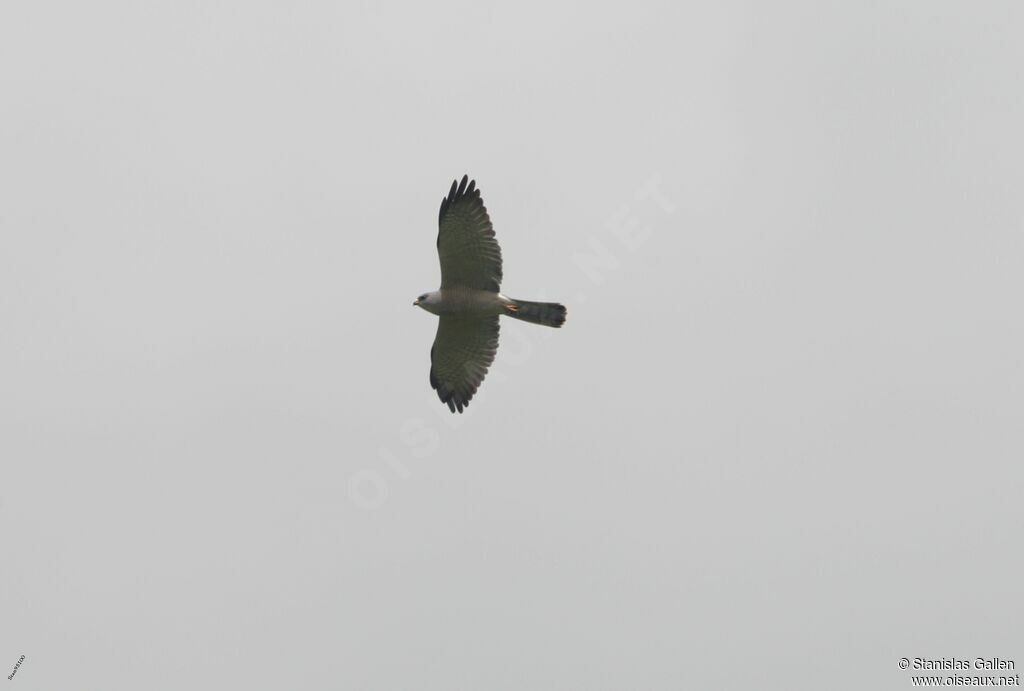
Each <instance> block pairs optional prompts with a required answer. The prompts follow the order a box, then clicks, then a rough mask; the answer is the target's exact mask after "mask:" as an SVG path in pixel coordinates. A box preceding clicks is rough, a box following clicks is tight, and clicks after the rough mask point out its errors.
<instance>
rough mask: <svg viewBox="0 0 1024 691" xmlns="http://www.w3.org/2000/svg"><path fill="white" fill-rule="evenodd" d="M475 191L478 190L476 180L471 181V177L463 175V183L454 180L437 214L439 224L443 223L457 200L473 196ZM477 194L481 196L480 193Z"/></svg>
mask: <svg viewBox="0 0 1024 691" xmlns="http://www.w3.org/2000/svg"><path fill="white" fill-rule="evenodd" d="M467 183H468V188H467ZM474 189H476V180H472V181H470V179H469V175H463V176H462V181H461V182H460V181H459V180H452V187H451V189H450V190H448V196H447V197H445V198H444V199H442V200H441V208H440V210H439V211H438V212H437V222H438V223H441V221H443V220H444V215H445V213H447V211H448V209H449V208H451V205H452V204H454V203H455V201H456V200H457V199H459V198H460V197H463V196H466V195H471V194H473V190H474ZM477 194H479V191H478V192H477Z"/></svg>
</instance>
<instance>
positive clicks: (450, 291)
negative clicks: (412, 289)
mask: <svg viewBox="0 0 1024 691" xmlns="http://www.w3.org/2000/svg"><path fill="white" fill-rule="evenodd" d="M424 297H426V300H417V301H416V303H414V304H416V305H417V306H419V307H422V308H423V309H425V310H426V311H428V312H430V313H431V314H436V315H445V314H450V315H461V316H466V317H493V316H496V315H499V314H508V313H510V312H514V311H515V306H514V305H515V303H514V302H513V301H512V300H511V299H510V298H507V297H505V296H504V295H502V294H501V293H495V292H492V291H490V290H476V289H474V288H442V289H441V290H435V291H433V292H432V293H427V294H426V295H425V296H424Z"/></svg>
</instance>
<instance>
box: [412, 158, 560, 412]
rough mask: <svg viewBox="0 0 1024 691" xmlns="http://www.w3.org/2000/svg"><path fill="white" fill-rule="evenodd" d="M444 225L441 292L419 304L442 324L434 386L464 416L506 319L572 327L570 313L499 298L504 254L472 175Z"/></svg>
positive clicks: (445, 210)
mask: <svg viewBox="0 0 1024 691" xmlns="http://www.w3.org/2000/svg"><path fill="white" fill-rule="evenodd" d="M438 224H439V229H438V233H437V254H438V256H439V257H440V259H441V288H440V289H438V290H435V291H433V292H430V293H424V294H423V295H420V296H419V297H418V298H416V301H415V302H413V303H412V304H413V305H415V306H417V307H421V308H423V309H425V310H426V311H427V312H430V313H431V314H436V315H437V316H438V317H440V319H439V320H438V324H437V335H436V336H434V345H433V346H432V347H431V349H430V385H431V386H432V387H433V388H434V389H435V390H436V391H437V395H438V397H439V398H440V399H441V402H442V403H444V404H446V405H447V406H448V408H449V410H451V411H452V412H453V413H454V412H455V411H456V410H457V411H459V412H460V413H461V412H462V410H463V408H465V407H466V406H468V405H469V401H470V399H472V398H473V394H475V393H476V390H477V388H479V386H480V384H481V382H483V380H484V377H485V376H486V375H487V370H488V369H489V368H490V366H491V363H492V362H494V355H495V353H497V352H498V317H500V316H501V315H505V316H506V317H512V318H513V319H521V320H522V321H526V322H531V323H533V324H543V325H544V326H552V327H555V328H557V327H560V326H561V325H562V324H563V323H565V307H563V306H562V305H559V304H558V303H556V302H528V301H526V300H513V299H512V298H510V297H506V296H504V295H502V294H501V293H500V292H498V290H499V288H500V287H501V248H500V247H498V241H497V240H496V239H495V238H494V226H492V225H491V219H490V217H489V216H488V215H487V209H486V208H484V202H483V200H482V199H481V198H480V190H479V189H477V186H476V181H475V180H470V179H469V176H468V175H464V176H463V177H462V182H459V181H457V180H456V181H454V182H452V188H451V190H450V191H449V192H448V196H447V197H445V198H444V199H443V200H441V213H440V217H439V220H438Z"/></svg>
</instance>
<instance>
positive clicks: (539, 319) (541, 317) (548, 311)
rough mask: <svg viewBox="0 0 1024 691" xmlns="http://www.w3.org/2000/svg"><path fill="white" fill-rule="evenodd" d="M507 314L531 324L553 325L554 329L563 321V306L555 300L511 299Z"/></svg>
mask: <svg viewBox="0 0 1024 691" xmlns="http://www.w3.org/2000/svg"><path fill="white" fill-rule="evenodd" d="M511 307H512V308H514V309H510V310H509V311H508V316H510V317H513V318H514V319H522V320H523V321H524V322H530V323H531V324H543V325H544V326H553V327H555V328H556V329H557V328H558V327H560V326H561V325H562V324H564V323H565V307H564V306H563V305H560V304H558V303H557V302H529V301H528V300H513V301H512V305H511Z"/></svg>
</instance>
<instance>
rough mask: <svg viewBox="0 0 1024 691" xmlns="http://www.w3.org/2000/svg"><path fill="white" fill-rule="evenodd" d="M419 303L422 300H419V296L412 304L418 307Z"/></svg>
mask: <svg viewBox="0 0 1024 691" xmlns="http://www.w3.org/2000/svg"><path fill="white" fill-rule="evenodd" d="M419 304H420V300H419V298H416V299H415V300H413V302H412V306H413V307H416V306H417V305H419Z"/></svg>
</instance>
